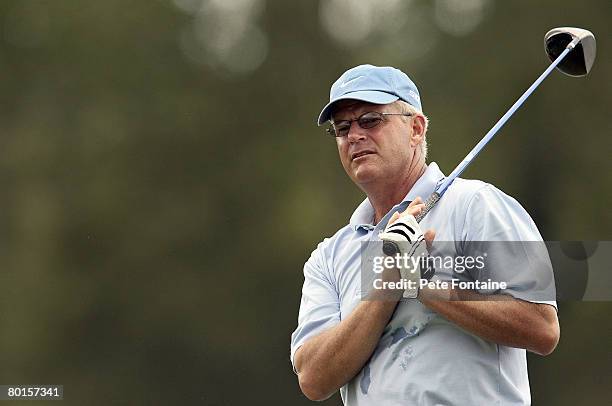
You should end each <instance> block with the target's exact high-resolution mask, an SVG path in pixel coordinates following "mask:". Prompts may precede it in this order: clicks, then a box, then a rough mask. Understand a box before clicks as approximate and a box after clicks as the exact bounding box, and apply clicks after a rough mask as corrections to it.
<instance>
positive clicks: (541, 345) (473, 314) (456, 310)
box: [419, 288, 559, 355]
mask: <svg viewBox="0 0 612 406" xmlns="http://www.w3.org/2000/svg"><path fill="white" fill-rule="evenodd" d="M419 300H420V301H421V302H422V303H423V304H424V305H425V306H427V307H429V308H431V309H432V310H435V311H436V312H438V313H440V314H441V315H442V316H444V317H446V318H447V319H448V320H450V321H452V322H453V323H455V324H457V325H458V326H460V327H462V328H463V329H465V330H467V331H469V332H470V333H472V334H475V335H477V336H479V337H482V338H484V339H486V340H489V341H492V342H494V343H497V344H501V345H506V346H509V347H517V348H525V349H527V350H529V351H531V352H535V353H537V354H540V355H548V354H550V353H551V352H553V350H554V349H555V347H556V346H557V343H558V342H559V322H558V320H557V312H556V310H555V308H554V307H553V306H550V305H548V304H539V303H531V302H527V301H523V300H519V299H514V298H513V297H511V296H507V295H482V294H479V293H476V292H473V291H466V290H458V289H448V290H441V289H427V288H425V289H423V290H421V292H420V297H419Z"/></svg>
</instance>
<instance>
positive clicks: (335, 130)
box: [326, 111, 412, 137]
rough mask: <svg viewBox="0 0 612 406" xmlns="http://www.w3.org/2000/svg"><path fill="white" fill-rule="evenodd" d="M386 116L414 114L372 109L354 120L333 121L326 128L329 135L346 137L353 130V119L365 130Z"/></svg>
mask: <svg viewBox="0 0 612 406" xmlns="http://www.w3.org/2000/svg"><path fill="white" fill-rule="evenodd" d="M385 116H406V117H410V116H412V114H411V113H379V112H377V111H370V112H367V113H363V114H362V115H360V116H359V117H357V118H354V119H352V120H340V121H336V122H332V124H331V126H329V128H328V129H327V130H326V132H327V133H328V134H329V135H332V136H334V137H346V136H347V135H348V133H349V131H350V130H351V125H352V124H353V121H357V125H358V126H359V127H361V128H363V129H364V130H367V129H370V128H374V127H376V126H377V125H379V124H380V123H382V122H383V121H385Z"/></svg>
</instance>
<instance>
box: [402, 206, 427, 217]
mask: <svg viewBox="0 0 612 406" xmlns="http://www.w3.org/2000/svg"><path fill="white" fill-rule="evenodd" d="M424 209H425V204H423V203H419V204H415V205H414V206H409V207H408V208H407V209H406V211H405V212H403V213H402V215H409V214H412V215H413V216H416V215H417V214H419V213H420V212H422V211H423V210H424Z"/></svg>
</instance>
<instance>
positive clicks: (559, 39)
mask: <svg viewBox="0 0 612 406" xmlns="http://www.w3.org/2000/svg"><path fill="white" fill-rule="evenodd" d="M574 40H578V41H579V42H578V44H576V46H575V48H574V49H573V50H571V51H570V52H569V54H567V56H566V57H565V58H564V59H563V60H562V61H561V63H559V65H557V69H559V70H560V71H561V72H563V73H565V74H566V75H570V76H586V75H587V74H588V73H589V71H590V70H591V67H592V66H593V62H595V54H596V46H595V36H594V35H593V33H592V32H590V31H588V30H584V29H582V28H574V27H559V28H553V29H552V30H550V31H548V32H547V33H546V35H545V36H544V46H545V48H546V54H547V55H548V57H549V58H550V60H551V61H554V60H555V59H556V58H557V57H558V56H559V55H560V54H561V52H563V51H564V50H565V48H566V47H567V45H568V44H569V43H570V42H572V41H574Z"/></svg>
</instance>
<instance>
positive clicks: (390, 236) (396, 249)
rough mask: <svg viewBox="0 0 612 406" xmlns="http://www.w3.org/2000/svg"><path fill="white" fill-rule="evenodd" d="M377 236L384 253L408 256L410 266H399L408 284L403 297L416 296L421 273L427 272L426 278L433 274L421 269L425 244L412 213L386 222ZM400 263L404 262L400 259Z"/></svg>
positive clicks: (425, 253)
mask: <svg viewBox="0 0 612 406" xmlns="http://www.w3.org/2000/svg"><path fill="white" fill-rule="evenodd" d="M379 237H380V239H381V240H382V241H383V252H384V253H385V254H386V255H388V256H392V257H397V256H398V254H399V256H400V257H401V258H406V257H407V258H409V259H408V261H407V263H408V264H410V266H409V267H408V268H407V267H405V266H401V267H400V268H399V271H400V275H401V277H402V279H403V280H405V281H406V282H407V283H408V286H409V287H408V288H406V289H405V290H404V293H403V297H405V298H411V299H414V298H416V297H417V296H418V294H419V284H420V282H421V277H422V274H423V273H427V276H428V278H427V279H429V278H431V276H433V273H431V270H429V269H424V270H422V269H421V264H422V262H423V261H425V262H426V260H427V244H426V242H425V237H424V235H423V231H422V230H421V227H420V226H419V223H417V221H416V219H415V218H414V216H413V215H411V214H407V215H403V216H401V217H400V218H398V219H397V220H396V221H395V222H394V223H392V224H387V227H386V228H385V231H384V232H382V233H380V234H379ZM412 258H414V260H412ZM401 263H405V262H403V261H402V262H401ZM415 263H416V267H413V266H412V265H413V264H415ZM430 273H431V275H430ZM409 281H412V282H409Z"/></svg>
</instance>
